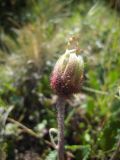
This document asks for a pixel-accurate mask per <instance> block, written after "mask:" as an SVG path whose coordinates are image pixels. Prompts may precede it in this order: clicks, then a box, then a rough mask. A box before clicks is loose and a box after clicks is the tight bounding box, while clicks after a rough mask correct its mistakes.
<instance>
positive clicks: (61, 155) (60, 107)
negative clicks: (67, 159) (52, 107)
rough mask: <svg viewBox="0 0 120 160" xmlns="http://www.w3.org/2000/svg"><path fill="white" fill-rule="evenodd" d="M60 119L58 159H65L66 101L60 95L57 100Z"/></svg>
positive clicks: (58, 117) (58, 118)
mask: <svg viewBox="0 0 120 160" xmlns="http://www.w3.org/2000/svg"><path fill="white" fill-rule="evenodd" d="M57 112H58V114H57V120H58V160H64V112H65V101H64V99H63V98H61V97H59V98H58V102H57Z"/></svg>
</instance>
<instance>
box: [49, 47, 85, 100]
mask: <svg viewBox="0 0 120 160" xmlns="http://www.w3.org/2000/svg"><path fill="white" fill-rule="evenodd" d="M83 72H84V62H83V58H82V57H81V56H77V55H76V49H72V50H66V52H65V53H64V54H63V55H62V56H61V57H60V58H59V59H58V61H57V63H56V65H55V67H54V69H53V72H52V75H51V88H52V89H53V90H54V91H55V92H56V94H58V95H59V96H65V97H68V96H70V95H72V94H73V93H78V92H80V89H81V85H82V82H83V74H84V73H83Z"/></svg>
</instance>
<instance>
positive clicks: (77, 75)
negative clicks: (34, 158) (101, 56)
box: [51, 37, 84, 160]
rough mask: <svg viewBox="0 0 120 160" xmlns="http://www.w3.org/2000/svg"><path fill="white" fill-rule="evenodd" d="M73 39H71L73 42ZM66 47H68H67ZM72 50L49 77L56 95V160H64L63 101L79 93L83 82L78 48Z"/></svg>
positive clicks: (81, 61)
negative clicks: (77, 53)
mask: <svg viewBox="0 0 120 160" xmlns="http://www.w3.org/2000/svg"><path fill="white" fill-rule="evenodd" d="M74 41H75V38H74V37H73V38H71V39H70V42H69V45H71V42H74ZM69 45H68V46H69ZM72 47H75V48H72V49H70V50H69V49H67V50H66V52H65V53H64V54H63V55H62V56H61V57H60V58H59V59H58V61H57V63H56V65H55V67H54V69H53V73H52V76H51V87H52V89H53V90H54V91H55V92H56V93H57V95H58V99H57V112H58V115H57V120H58V144H57V145H55V143H54V141H52V142H53V145H54V147H55V149H57V151H58V160H64V112H65V101H66V99H69V98H70V97H71V95H72V94H74V93H79V92H80V90H81V86H82V82H83V72H84V62H83V58H82V57H81V56H77V55H76V52H77V51H78V48H77V47H76V45H74V44H73V46H72Z"/></svg>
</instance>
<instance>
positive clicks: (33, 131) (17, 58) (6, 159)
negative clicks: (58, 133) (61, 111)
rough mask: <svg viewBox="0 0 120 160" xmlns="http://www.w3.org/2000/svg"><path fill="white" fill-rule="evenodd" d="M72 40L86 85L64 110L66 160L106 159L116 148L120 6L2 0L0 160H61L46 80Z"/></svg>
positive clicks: (96, 1) (119, 135) (104, 0)
mask: <svg viewBox="0 0 120 160" xmlns="http://www.w3.org/2000/svg"><path fill="white" fill-rule="evenodd" d="M72 35H75V36H77V37H79V46H80V48H81V49H82V52H81V53H80V54H81V55H82V56H83V58H84V61H85V81H84V85H83V87H82V90H81V93H80V94H77V95H75V96H74V97H73V98H72V99H70V100H69V101H67V104H66V111H65V112H66V113H65V144H66V145H65V154H66V160H109V159H110V157H112V155H113V154H114V152H115V150H116V148H118V141H120V44H119V43H120V1H119V0H85V1H84V0H65V1H64V0H51V1H50V0H24V1H21V0H0V160H56V151H55V150H54V149H53V147H52V145H51V142H50V138H49V133H48V131H49V129H50V128H56V127H57V122H56V114H57V113H56V108H55V104H56V95H55V94H54V93H53V92H52V91H51V88H50V84H49V78H50V74H51V71H52V68H53V66H54V64H55V62H56V60H57V59H58V57H59V56H60V55H61V54H63V53H64V52H65V50H66V46H67V42H68V39H69V38H70V37H71V36H72ZM116 160H120V154H117V155H116Z"/></svg>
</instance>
